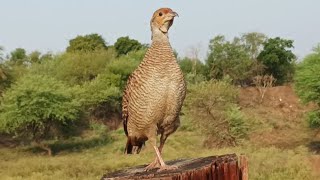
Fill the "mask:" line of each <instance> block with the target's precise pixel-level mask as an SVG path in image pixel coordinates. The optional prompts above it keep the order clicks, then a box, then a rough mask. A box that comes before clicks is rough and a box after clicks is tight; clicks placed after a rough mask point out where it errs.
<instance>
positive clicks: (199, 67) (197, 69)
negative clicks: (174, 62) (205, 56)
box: [178, 57, 208, 76]
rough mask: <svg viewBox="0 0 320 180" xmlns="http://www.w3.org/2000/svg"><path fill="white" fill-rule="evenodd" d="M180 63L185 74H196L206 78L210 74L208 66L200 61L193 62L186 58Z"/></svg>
mask: <svg viewBox="0 0 320 180" xmlns="http://www.w3.org/2000/svg"><path fill="white" fill-rule="evenodd" d="M178 63H179V65H180V68H181V70H182V72H183V73H184V74H188V73H194V74H202V75H203V76H205V75H206V74H207V73H208V68H207V66H206V65H205V64H203V63H202V62H201V61H200V60H198V59H195V60H192V59H190V58H187V57H186V58H183V59H181V60H179V61H178Z"/></svg>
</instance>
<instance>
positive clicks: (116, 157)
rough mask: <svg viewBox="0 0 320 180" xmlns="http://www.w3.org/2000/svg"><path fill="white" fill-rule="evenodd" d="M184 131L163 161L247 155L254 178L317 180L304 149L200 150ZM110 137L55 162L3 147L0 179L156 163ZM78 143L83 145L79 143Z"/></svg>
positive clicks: (120, 137) (146, 152)
mask: <svg viewBox="0 0 320 180" xmlns="http://www.w3.org/2000/svg"><path fill="white" fill-rule="evenodd" d="M183 127H184V129H183V130H179V131H178V132H176V133H175V134H173V135H172V136H171V137H169V139H168V141H167V143H166V146H165V149H164V159H165V160H171V159H179V158H192V157H203V156H210V155H219V154H226V153H237V154H241V153H243V154H246V155H247V156H248V158H249V174H250V179H259V180H263V179H266V180H269V179H271V180H272V179H275V180H276V179H279V180H280V179H297V180H298V179H299V180H300V179H304V180H308V179H317V178H316V177H312V173H311V165H310V162H309V161H308V157H309V156H310V153H309V152H308V151H307V148H306V147H303V146H299V147H296V148H294V149H290V150H282V149H279V148H276V147H254V145H252V144H250V143H249V142H248V143H245V144H243V145H242V146H238V147H233V148H220V149H206V148H203V146H202V143H203V140H204V139H205V138H204V137H202V136H201V135H199V134H200V133H197V131H191V130H189V128H188V124H184V125H183ZM110 136H111V137H110V138H111V139H112V141H108V142H107V143H104V144H103V143H102V144H100V145H98V146H92V147H87V146H77V147H78V148H77V150H76V151H68V150H67V148H68V146H67V147H64V148H62V149H60V151H58V150H57V151H58V152H56V155H55V156H53V157H48V156H46V155H43V154H42V153H39V152H33V151H30V147H19V148H14V149H8V148H1V149H0V162H1V163H0V179H5V180H7V179H8V180H10V179H23V180H28V179H30V180H31V179H32V180H33V179H39V180H42V179H43V180H46V179H61V180H64V179H100V178H101V176H102V175H103V174H104V173H106V172H111V171H115V170H117V169H122V168H125V167H130V166H134V165H141V164H147V163H148V162H151V161H152V160H153V159H154V156H155V155H154V152H153V151H152V148H150V147H149V146H146V147H145V148H144V149H143V150H142V152H141V154H139V155H124V154H123V150H124V148H123V147H124V145H125V135H124V134H123V131H122V130H118V131H114V132H112V133H111V134H110ZM70 141H75V140H74V139H73V140H70ZM76 141H77V142H78V144H79V141H80V140H79V139H77V140H76ZM84 141H88V140H84ZM85 144H86V143H85Z"/></svg>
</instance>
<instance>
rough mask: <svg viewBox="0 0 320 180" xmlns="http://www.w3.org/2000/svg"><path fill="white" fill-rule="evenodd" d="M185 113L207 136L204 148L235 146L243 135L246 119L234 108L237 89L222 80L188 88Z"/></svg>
mask: <svg viewBox="0 0 320 180" xmlns="http://www.w3.org/2000/svg"><path fill="white" fill-rule="evenodd" d="M188 89H189V91H190V92H189V94H188V95H187V99H186V102H185V106H186V107H187V114H188V116H190V118H191V119H193V121H194V123H195V124H196V125H197V126H199V128H201V129H202V130H203V132H204V133H205V134H206V135H207V139H206V145H207V146H226V145H236V144H237V143H239V142H240V140H241V139H243V138H244V137H245V136H246V133H247V126H246V123H245V118H244V116H243V115H242V113H241V112H240V111H239V109H238V108H237V106H236V105H235V103H236V99H237V89H235V88H234V87H233V86H232V85H230V83H228V82H225V81H209V82H202V83H199V84H197V85H191V86H189V88H188Z"/></svg>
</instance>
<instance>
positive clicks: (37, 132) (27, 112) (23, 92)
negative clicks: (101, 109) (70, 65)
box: [0, 75, 81, 155]
mask: <svg viewBox="0 0 320 180" xmlns="http://www.w3.org/2000/svg"><path fill="white" fill-rule="evenodd" d="M74 95H75V94H74V92H73V91H72V89H71V88H69V87H68V86H67V85H65V84H63V83H62V82H60V81H57V80H55V79H53V78H51V77H47V76H39V75H27V76H24V77H22V78H21V79H19V80H18V81H17V83H16V84H15V85H13V86H12V87H11V88H10V89H9V90H8V91H6V92H5V93H4V95H3V101H2V104H1V107H0V132H6V133H10V134H15V135H19V136H20V137H21V138H25V139H28V140H31V141H33V142H35V143H36V144H37V145H38V146H39V147H41V148H43V149H45V150H47V151H48V154H49V155H51V149H50V148H49V147H48V146H47V145H45V144H43V143H42V141H43V140H45V139H47V138H54V137H57V134H56V133H57V131H58V132H60V131H59V130H60V129H61V127H68V125H70V123H72V122H73V121H75V120H77V119H78V115H79V112H80V108H81V106H80V104H79V103H78V102H77V101H74V99H75V97H74Z"/></svg>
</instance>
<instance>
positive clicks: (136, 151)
mask: <svg viewBox="0 0 320 180" xmlns="http://www.w3.org/2000/svg"><path fill="white" fill-rule="evenodd" d="M144 145H145V141H138V142H135V146H136V148H133V147H134V145H133V143H132V139H131V138H130V136H128V139H127V144H126V148H125V149H124V153H125V154H139V153H140V151H141V149H142V146H144Z"/></svg>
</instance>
